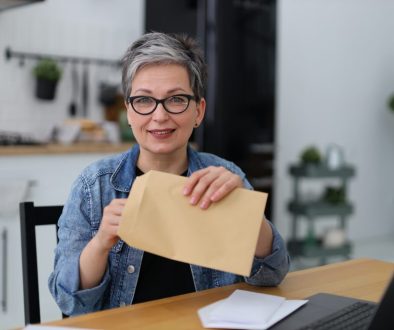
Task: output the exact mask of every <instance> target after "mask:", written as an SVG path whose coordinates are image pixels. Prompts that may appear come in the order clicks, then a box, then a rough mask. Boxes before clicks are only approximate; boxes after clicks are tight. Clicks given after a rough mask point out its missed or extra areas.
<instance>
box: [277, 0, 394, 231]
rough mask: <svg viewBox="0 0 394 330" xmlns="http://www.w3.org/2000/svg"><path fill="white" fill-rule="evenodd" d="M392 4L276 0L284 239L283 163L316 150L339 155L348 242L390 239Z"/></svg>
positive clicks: (393, 195)
mask: <svg viewBox="0 0 394 330" xmlns="http://www.w3.org/2000/svg"><path fill="white" fill-rule="evenodd" d="M393 14H394V1H393V0H379V1H376V0H279V2H278V39H277V45H278V62H277V63H278V67H277V70H278V71H277V72H278V84H277V111H276V123H277V126H276V134H277V135H276V148H277V149H276V165H275V207H274V212H275V220H276V223H277V225H278V227H279V229H280V231H281V232H282V233H283V234H284V235H285V236H287V235H288V233H289V224H290V215H289V213H288V212H287V210H286V204H287V202H288V201H289V200H290V198H291V193H292V182H291V179H290V176H289V175H288V166H289V164H290V163H294V162H296V161H298V157H299V154H300V152H301V150H302V149H303V148H305V147H306V146H308V145H311V144H315V145H316V146H317V147H319V148H320V150H322V151H323V152H324V150H325V148H326V147H327V146H328V145H329V144H330V143H336V144H338V145H340V146H342V147H343V148H344V150H345V157H346V160H347V161H348V162H349V163H352V164H354V165H355V166H356V170H357V175H356V177H355V178H354V179H353V180H351V181H350V187H349V195H350V200H352V201H353V202H354V204H355V208H356V211H355V213H354V215H353V216H352V217H351V218H350V228H349V229H350V230H349V235H350V237H351V238H353V239H361V238H367V237H377V236H385V235H391V237H394V189H393V188H394V173H393V170H394V114H393V113H390V112H389V111H388V108H387V105H386V104H387V99H388V97H389V95H390V94H391V93H393V92H394V43H393V33H394V20H393Z"/></svg>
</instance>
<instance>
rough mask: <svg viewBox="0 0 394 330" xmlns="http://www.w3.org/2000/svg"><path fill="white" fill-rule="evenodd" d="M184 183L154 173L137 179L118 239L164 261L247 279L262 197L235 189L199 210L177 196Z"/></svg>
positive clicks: (172, 177)
mask: <svg viewBox="0 0 394 330" xmlns="http://www.w3.org/2000/svg"><path fill="white" fill-rule="evenodd" d="M186 180H187V178H185V177H183V176H178V175H174V174H168V173H163V172H158V171H149V172H148V173H146V174H144V175H142V176H139V177H137V178H136V180H135V181H134V184H133V186H132V189H131V192H130V195H129V197H128V199H127V202H126V205H125V208H124V210H123V214H122V221H121V223H120V226H119V230H118V235H119V237H120V238H121V239H122V240H124V241H125V242H126V243H127V244H128V245H130V246H133V247H135V248H138V249H141V250H144V251H148V252H150V253H154V254H157V255H160V256H163V257H166V258H169V259H173V260H178V261H182V262H186V263H190V264H195V265H199V266H204V267H208V268H213V269H217V270H222V271H226V272H231V273H234V274H239V275H244V276H249V275H250V272H251V268H252V262H253V257H254V252H255V249H256V245H257V239H258V235H259V230H260V226H261V222H262V219H263V216H264V209H265V204H266V201H267V194H266V193H262V192H256V191H251V190H248V189H244V188H236V189H235V190H233V191H232V192H231V193H230V194H229V195H227V196H226V197H225V198H224V199H222V200H221V201H219V202H215V203H212V204H211V206H210V207H209V208H208V209H205V210H203V209H200V207H199V206H198V205H196V206H194V205H190V203H189V199H190V197H188V196H184V195H183V194H182V191H183V187H184V184H185V182H186Z"/></svg>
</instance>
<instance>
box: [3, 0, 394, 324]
mask: <svg viewBox="0 0 394 330" xmlns="http://www.w3.org/2000/svg"><path fill="white" fill-rule="evenodd" d="M393 13H394V0H380V1H375V0H167V1H160V0H134V1H128V0H113V1H104V0H44V1H28V0H14V1H13V0H0V188H1V193H0V194H1V200H0V233H1V242H2V243H1V246H0V266H1V267H2V268H1V272H0V273H1V274H0V281H1V282H0V283H1V288H0V295H1V308H0V328H1V329H7V328H11V327H18V326H21V325H23V303H22V294H23V292H22V284H21V274H20V272H21V264H20V238H19V235H20V234H19V224H18V219H19V216H18V202H19V201H21V200H26V199H28V200H34V201H35V203H36V204H38V205H40V204H41V205H48V204H63V203H64V202H65V199H66V197H67V194H68V191H69V189H70V186H71V183H72V181H73V180H74V178H75V177H76V176H77V174H78V173H79V172H80V171H81V169H82V168H83V167H84V166H86V165H87V164H88V163H90V162H92V161H94V160H96V159H98V158H101V157H103V156H105V155H108V154H111V153H115V152H119V151H123V150H126V149H127V148H128V147H129V146H130V145H131V144H132V143H133V137H132V136H131V134H130V132H129V130H128V127H127V126H125V118H124V107H123V99H122V95H121V91H120V67H119V60H120V58H121V56H122V55H123V53H124V52H125V50H126V48H127V47H128V46H129V45H130V44H131V43H132V42H133V41H134V40H135V39H136V38H138V37H139V36H140V35H142V34H143V33H144V32H147V31H152V30H154V31H163V32H182V33H188V34H190V35H192V36H194V37H196V38H197V39H198V41H199V42H200V44H201V46H202V47H203V49H204V52H205V56H206V60H207V62H208V66H209V79H208V86H207V93H206V99H207V113H206V118H205V122H204V124H203V125H202V127H200V128H199V129H198V130H196V132H195V133H194V135H193V137H192V140H193V141H192V142H193V143H194V145H195V146H196V148H198V149H199V150H202V151H207V152H212V153H216V154H218V155H220V156H222V157H225V158H227V159H229V160H232V161H234V162H235V163H237V164H238V165H239V166H241V167H242V169H243V170H244V171H245V173H246V175H247V177H248V179H249V180H250V182H251V183H252V184H253V185H254V187H255V188H256V189H257V190H260V191H265V192H268V193H269V201H268V205H267V209H266V215H267V217H268V218H269V219H270V220H271V221H272V222H273V223H274V224H275V225H276V226H277V228H278V229H279V231H280V232H281V233H282V235H283V236H284V238H285V239H286V240H287V241H288V244H289V249H290V252H291V254H292V259H293V267H294V269H298V268H304V267H309V266H312V265H316V264H321V263H327V262H332V261H336V260H338V259H346V258H353V257H373V258H379V259H382V260H388V261H394V216H393V214H394V191H393V187H394V175H393V174H392V171H393V168H394V148H393V142H394V111H392V110H391V109H390V106H389V104H390V99H391V97H392V95H393V94H394V43H393V42H392V34H393V31H394V21H393V19H392V16H393ZM43 58H49V59H51V60H52V64H53V63H55V65H56V66H57V69H59V71H60V72H61V74H60V77H59V78H60V79H59V80H58V81H57V84H56V87H55V93H54V94H53V95H48V94H46V92H44V94H42V92H41V93H40V92H38V90H37V88H38V87H37V84H38V83H37V78H38V76H37V75H38V72H39V69H35V68H36V66H37V65H38V64H40V63H41V60H42V59H43ZM41 64H42V63H41ZM47 64H48V63H47ZM41 69H42V68H41ZM59 71H58V72H59ZM41 235H42V239H41V241H42V242H43V247H42V248H41V249H42V251H41V253H42V257H41V259H44V261H43V264H42V265H41V269H40V271H41V272H42V273H43V274H44V275H42V279H41V280H40V281H41V282H40V291H45V290H46V291H47V289H46V280H47V274H45V273H48V272H49V271H50V269H51V267H52V262H53V261H52V256H53V247H54V245H55V241H51V242H50V243H48V237H49V236H50V235H47V234H46V233H45V232H44V233H42V234H41ZM52 236H53V235H52ZM45 294H46V295H47V296H46V297H44V300H43V301H42V302H41V304H42V305H43V306H45V308H42V310H44V311H45V313H46V314H47V315H46V317H44V318H43V319H44V320H46V319H47V320H50V319H54V318H57V317H59V316H58V311H57V309H56V306H54V303H53V301H52V299H51V297H50V296H49V293H45ZM45 294H44V295H45Z"/></svg>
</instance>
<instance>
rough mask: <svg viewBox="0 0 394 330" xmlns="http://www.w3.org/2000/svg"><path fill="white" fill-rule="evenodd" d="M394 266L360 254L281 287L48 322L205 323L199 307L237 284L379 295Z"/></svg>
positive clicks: (295, 292) (207, 294) (286, 292)
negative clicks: (361, 257) (239, 290)
mask: <svg viewBox="0 0 394 330" xmlns="http://www.w3.org/2000/svg"><path fill="white" fill-rule="evenodd" d="M393 272H394V263H389V262H383V261H378V260H371V259H355V260H350V261H345V262H341V263H336V264H331V265H326V266H322V267H316V268H310V269H307V270H302V271H296V272H291V273H289V274H288V275H287V277H286V278H285V280H284V281H283V282H282V284H281V285H280V286H278V287H276V288H260V287H254V286H250V285H247V284H245V283H240V284H235V285H230V286H227V287H222V288H217V289H211V290H206V291H201V292H196V293H189V294H185V295H181V296H177V297H172V298H166V299H161V300H155V301H151V302H147V303H142V304H136V305H132V306H127V307H122V308H115V309H112V310H107V311H102V312H97V313H91V314H87V315H83V316H78V317H72V318H68V319H64V320H61V321H56V322H51V323H48V324H51V325H58V326H71V327H81V328H92V329H113V330H117V329H128V330H129V329H151V330H153V329H155V330H157V329H172V330H174V329H175V330H176V329H182V330H185V329H202V326H201V323H200V320H199V318H198V316H197V310H198V309H199V308H201V307H203V306H205V305H208V304H210V303H213V302H215V301H217V300H219V299H223V298H226V297H227V296H229V295H230V294H231V293H232V292H233V291H234V290H235V289H243V290H250V291H255V292H263V293H268V294H273V295H280V296H284V297H287V298H291V299H302V298H305V297H307V296H310V295H312V294H315V293H318V292H328V293H334V294H340V295H344V296H348V297H354V298H360V299H366V300H371V301H379V299H380V297H381V295H382V293H383V292H384V289H385V287H386V285H387V283H388V281H389V280H390V278H391V276H392V274H393Z"/></svg>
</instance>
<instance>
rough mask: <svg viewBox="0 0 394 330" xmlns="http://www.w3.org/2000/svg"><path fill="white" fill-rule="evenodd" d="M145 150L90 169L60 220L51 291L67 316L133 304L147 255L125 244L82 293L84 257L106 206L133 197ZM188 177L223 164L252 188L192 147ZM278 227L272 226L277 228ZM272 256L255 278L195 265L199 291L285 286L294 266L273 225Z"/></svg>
mask: <svg viewBox="0 0 394 330" xmlns="http://www.w3.org/2000/svg"><path fill="white" fill-rule="evenodd" d="M138 155H139V146H138V145H135V146H134V147H133V148H132V149H130V150H129V151H127V152H125V153H122V154H119V155H115V156H111V157H108V158H105V159H102V160H99V161H97V162H95V163H93V164H91V165H90V166H88V167H87V168H86V169H85V170H83V172H82V173H81V174H80V176H79V177H78V178H77V180H76V181H75V182H74V184H73V187H72V190H71V193H70V196H69V198H68V200H67V202H66V204H65V205H64V209H63V213H62V215H61V217H60V219H59V231H58V236H59V243H58V245H57V247H56V250H55V266H54V271H53V272H52V274H51V275H50V277H49V289H50V291H51V293H52V295H53V297H54V298H55V300H56V302H57V304H58V305H59V307H60V309H61V310H62V312H63V313H64V314H67V315H77V314H82V313H88V312H93V311H97V310H102V309H108V308H113V307H118V306H124V305H127V304H131V303H132V302H133V296H134V292H135V289H136V286H137V282H138V275H139V270H140V266H141V261H142V258H143V254H144V252H143V251H141V250H138V249H136V248H133V247H131V246H128V245H127V244H126V243H124V242H123V241H122V240H119V241H118V242H117V243H116V244H115V245H114V246H113V248H112V250H111V251H110V254H109V260H108V267H107V269H106V272H105V274H104V276H103V278H102V281H101V283H100V284H99V285H97V286H96V287H94V288H91V289H84V290H81V289H80V287H79V282H80V280H79V257H80V254H81V252H82V250H83V248H84V247H85V246H86V244H87V243H88V242H89V240H91V239H92V237H93V236H94V235H95V234H96V233H97V231H98V229H99V226H100V221H101V218H102V216H103V208H104V207H105V206H106V205H108V204H109V203H110V202H111V200H112V199H114V198H127V196H128V194H129V192H130V189H131V186H132V184H133V182H134V179H135V177H136V174H135V169H136V162H137V159H138ZM188 164H189V165H188V166H189V167H188V176H189V175H190V174H191V173H193V172H194V171H197V170H199V169H202V168H205V167H207V166H211V165H212V166H223V167H225V168H227V169H228V170H230V171H231V172H234V173H236V174H238V175H240V176H241V178H242V179H243V182H244V186H245V188H248V189H252V187H251V185H250V183H249V182H248V181H247V180H246V178H245V174H244V173H243V172H242V171H241V170H240V169H239V168H238V167H237V166H236V165H235V164H234V163H231V162H229V161H226V160H224V159H222V158H219V157H217V156H215V155H212V154H207V153H200V152H196V151H194V150H193V149H191V148H190V147H189V148H188ZM271 226H272V224H271ZM272 230H273V245H272V254H271V255H269V256H267V257H265V258H254V261H253V266H252V272H251V276H250V277H242V276H239V275H235V274H231V273H226V272H223V271H218V270H214V269H209V268H204V267H200V266H196V265H190V268H191V272H192V277H193V281H194V286H195V289H196V291H200V290H204V289H209V288H214V287H220V286H224V285H229V284H234V283H236V282H240V281H246V282H247V283H250V284H252V285H262V286H263V285H264V286H273V285H277V284H279V283H280V282H281V281H282V279H283V278H284V276H285V275H286V273H287V272H288V268H289V257H288V254H287V250H286V247H285V244H284V242H283V240H282V238H281V237H280V235H279V233H278V232H277V230H276V229H275V227H274V226H272Z"/></svg>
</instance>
